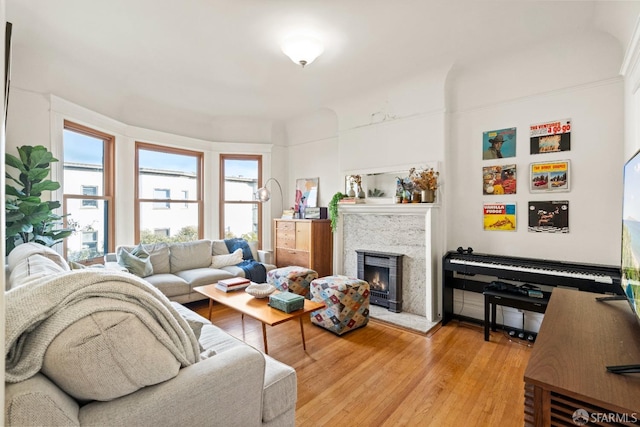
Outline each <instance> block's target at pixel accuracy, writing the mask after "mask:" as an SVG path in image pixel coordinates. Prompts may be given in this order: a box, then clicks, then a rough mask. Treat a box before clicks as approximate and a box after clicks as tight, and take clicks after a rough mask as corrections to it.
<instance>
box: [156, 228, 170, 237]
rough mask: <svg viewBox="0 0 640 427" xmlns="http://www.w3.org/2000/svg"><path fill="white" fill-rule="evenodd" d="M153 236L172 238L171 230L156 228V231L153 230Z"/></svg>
mask: <svg viewBox="0 0 640 427" xmlns="http://www.w3.org/2000/svg"><path fill="white" fill-rule="evenodd" d="M153 234H155V235H156V236H158V237H169V236H171V229H170V228H156V229H155V230H153Z"/></svg>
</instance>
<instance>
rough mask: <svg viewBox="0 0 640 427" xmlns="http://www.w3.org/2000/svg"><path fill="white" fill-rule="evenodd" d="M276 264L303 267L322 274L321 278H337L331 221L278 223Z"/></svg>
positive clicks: (277, 220)
mask: <svg viewBox="0 0 640 427" xmlns="http://www.w3.org/2000/svg"><path fill="white" fill-rule="evenodd" d="M273 235H274V236H275V238H274V240H275V250H274V255H275V261H274V262H275V264H276V265H277V266H278V267H287V266H290V265H299V266H300V267H306V268H310V269H312V270H315V271H317V272H318V277H324V276H330V275H332V274H333V234H332V233H331V221H330V220H328V219H274V220H273Z"/></svg>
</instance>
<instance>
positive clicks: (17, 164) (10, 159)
mask: <svg viewBox="0 0 640 427" xmlns="http://www.w3.org/2000/svg"><path fill="white" fill-rule="evenodd" d="M4 159H5V160H4V162H5V163H6V164H7V165H8V166H11V167H13V168H16V169H18V170H19V171H20V172H26V171H27V170H26V169H25V167H24V164H23V163H22V162H21V161H20V159H18V158H17V157H16V156H14V155H11V154H9V153H6V154H5V156H4Z"/></svg>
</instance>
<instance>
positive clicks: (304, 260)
mask: <svg viewBox="0 0 640 427" xmlns="http://www.w3.org/2000/svg"><path fill="white" fill-rule="evenodd" d="M276 265H277V266H278V267H287V266H289V265H299V266H300V267H306V268H309V252H306V251H296V250H292V249H282V248H276Z"/></svg>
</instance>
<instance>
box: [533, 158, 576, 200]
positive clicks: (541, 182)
mask: <svg viewBox="0 0 640 427" xmlns="http://www.w3.org/2000/svg"><path fill="white" fill-rule="evenodd" d="M529 191H531V192H532V193H544V192H550V191H557V192H562V191H569V160H558V161H555V162H541V163H531V165H530V166H529Z"/></svg>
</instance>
